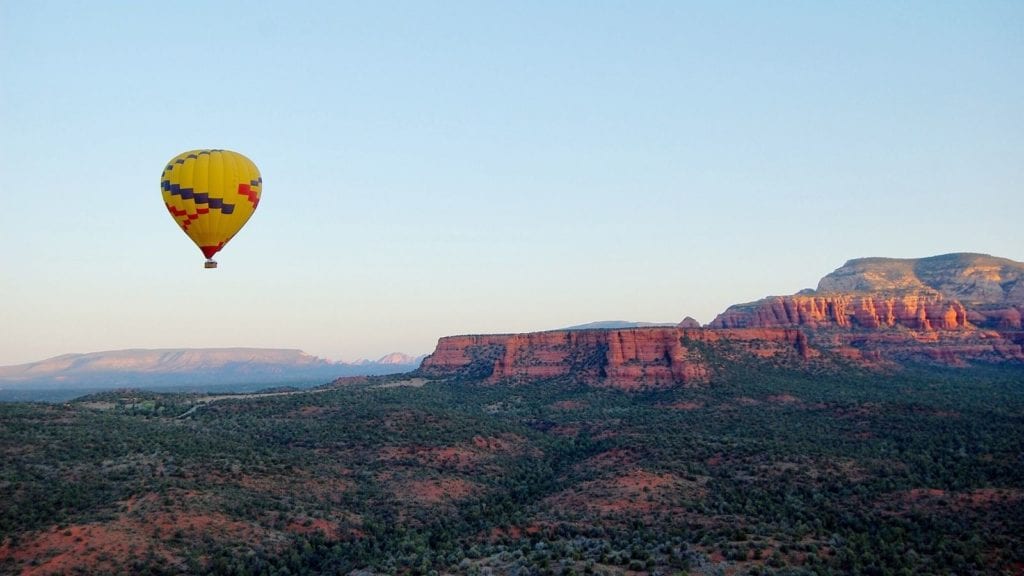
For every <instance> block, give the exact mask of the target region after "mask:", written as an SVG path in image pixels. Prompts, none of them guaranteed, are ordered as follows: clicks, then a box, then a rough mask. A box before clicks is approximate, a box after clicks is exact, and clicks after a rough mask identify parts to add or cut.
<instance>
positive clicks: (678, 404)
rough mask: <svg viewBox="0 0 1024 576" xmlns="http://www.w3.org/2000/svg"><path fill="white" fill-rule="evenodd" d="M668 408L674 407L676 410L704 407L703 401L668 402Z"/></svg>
mask: <svg viewBox="0 0 1024 576" xmlns="http://www.w3.org/2000/svg"><path fill="white" fill-rule="evenodd" d="M665 407H666V408H672V409H674V410H697V409H700V408H703V407H704V403H703V402H676V403H674V404H666V405H665Z"/></svg>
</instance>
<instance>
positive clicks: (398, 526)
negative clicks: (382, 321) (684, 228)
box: [0, 348, 1024, 574]
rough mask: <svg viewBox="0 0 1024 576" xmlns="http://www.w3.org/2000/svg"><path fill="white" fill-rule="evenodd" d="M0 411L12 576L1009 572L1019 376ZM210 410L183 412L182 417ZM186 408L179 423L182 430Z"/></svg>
mask: <svg viewBox="0 0 1024 576" xmlns="http://www.w3.org/2000/svg"><path fill="white" fill-rule="evenodd" d="M702 354H703V355H704V357H705V358H706V359H707V360H708V361H709V362H711V363H712V365H713V367H714V374H715V377H714V380H713V381H711V382H709V383H708V384H707V385H704V386H700V387H693V388H685V389H683V388H679V389H667V390H656V391H635V392H624V391H620V390H614V389H600V388H594V387H590V386H587V385H585V384H582V383H578V382H574V381H572V380H571V379H557V380H547V381H538V382H532V383H525V384H524V383H519V384H516V385H504V384H501V383H498V384H494V383H488V384H486V385H484V384H481V382H480V379H479V375H477V374H470V375H468V376H467V377H465V378H455V379H449V380H445V381H432V382H427V383H426V384H424V385H422V386H420V387H410V386H381V384H384V385H386V384H388V383H389V382H392V381H394V382H397V381H399V380H401V379H403V378H406V377H380V378H368V379H362V380H360V381H358V382H355V383H349V384H340V385H337V386H335V387H334V388H333V389H330V390H322V391H319V392H316V393H300V394H291V395H276V396H265V397H258V396H257V397H248V398H238V399H230V398H229V399H221V400H218V401H216V402H211V403H199V401H198V398H196V397H193V396H185V395H180V396H179V395H162V394H154V393H144V392H133V391H118V392H112V393H103V394H99V395H94V396H91V397H87V398H83V399H81V400H80V401H76V402H73V403H70V404H63V405H45V404H3V405H0V452H2V455H3V458H2V461H0V488H2V493H3V499H2V500H0V571H3V572H6V573H22V574H53V573H76V572H79V573H104V572H106V573H125V572H130V573H139V574H179V573H217V574H323V573H327V574H347V573H350V572H352V571H357V570H365V571H369V572H373V573H381V574H392V573H396V574H432V573H437V574H442V573H459V574H486V573H493V574H625V573H651V574H654V573H659V574H673V573H683V574H685V573H689V574H949V573H956V574H1017V573H1020V571H1021V570H1022V568H1024V538H1022V536H1021V534H1024V467H1022V463H1024V462H1022V455H1024V394H1022V388H1021V387H1022V385H1024V376H1022V372H1021V371H1020V368H1019V367H1012V366H1010V367H1002V368H995V367H975V368H968V369H935V368H928V369H924V368H921V369H915V368H910V369H904V370H900V371H894V372H878V371H864V370H859V369H856V368H852V367H847V368H845V369H842V370H831V371H829V370H820V371H819V370H814V369H813V366H812V367H809V368H808V367H805V368H804V369H795V368H794V367H793V366H790V365H788V364H786V363H784V362H781V363H780V362H777V361H773V360H771V359H759V358H756V357H751V358H750V359H749V360H747V361H735V360H730V361H724V360H722V359H721V358H720V357H719V356H717V355H716V350H714V349H710V348H709V349H707V350H703V351H702ZM193 407H195V409H194V410H193V409H192V408H193ZM183 415H184V417H182V416H183Z"/></svg>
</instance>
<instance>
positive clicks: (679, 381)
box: [420, 327, 813, 389]
mask: <svg viewBox="0 0 1024 576" xmlns="http://www.w3.org/2000/svg"><path fill="white" fill-rule="evenodd" d="M724 340H728V341H729V342H731V343H734V344H735V345H738V346H740V347H741V348H742V349H744V350H746V351H747V352H749V353H750V354H754V355H757V356H762V357H764V356H779V355H790V356H793V357H794V358H807V357H809V356H810V355H813V351H811V350H810V349H809V347H808V345H807V341H806V338H804V335H803V334H802V333H801V332H800V331H798V330H786V329H757V330H716V331H708V330H703V329H699V328H697V329H685V328H668V327H659V328H631V329H618V330H571V331H570V330H561V331H552V332H535V333H529V334H500V335H480V336H449V337H446V338H441V340H439V341H438V344H437V349H436V350H435V351H434V353H433V354H431V355H430V356H428V357H427V358H425V359H424V360H423V363H422V365H421V366H420V372H421V373H422V374H424V375H426V376H430V377H448V376H454V375H472V376H475V377H480V378H482V379H486V380H487V381H490V382H497V381H525V380H534V379H551V378H563V377H571V378H575V379H578V380H580V381H584V382H587V383H590V384H594V385H602V386H612V387H617V388H624V389H637V388H662V387H667V386H675V385H689V384H694V383H700V382H704V381H705V380H707V378H708V376H709V368H708V366H707V364H706V362H705V360H704V358H703V356H702V354H701V352H700V351H699V350H696V349H695V348H694V343H715V342H721V341H724Z"/></svg>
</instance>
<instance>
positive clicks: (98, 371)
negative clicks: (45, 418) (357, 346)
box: [0, 348, 419, 389]
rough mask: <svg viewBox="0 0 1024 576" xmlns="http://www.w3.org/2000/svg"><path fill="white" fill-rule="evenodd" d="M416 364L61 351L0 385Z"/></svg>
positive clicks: (294, 373)
mask: <svg viewBox="0 0 1024 576" xmlns="http://www.w3.org/2000/svg"><path fill="white" fill-rule="evenodd" d="M418 364H419V359H418V358H413V357H411V356H408V355H406V354H401V353H392V354H388V355H386V356H384V357H382V358H381V359H380V360H378V361H362V362H358V363H345V362H331V361H329V360H325V359H323V358H318V357H316V356H312V355H310V354H306V353H305V352H303V351H301V350H294V349H279V348H166V349H128V350H110V351H104V352H92V353H87V354H63V355H61V356H56V357H53V358H48V359H45V360H41V361H38V362H30V363H27V364H20V365H16V366H0V387H3V388H25V389H27V388H57V387H66V388H79V387H97V386H99V387H117V386H122V385H130V386H133V387H146V386H147V385H154V386H171V385H195V386H202V385H209V384H216V385H224V384H233V383H239V384H242V383H261V382H262V383H288V382H313V381H321V380H322V381H323V382H328V381H330V380H332V379H334V378H337V377H341V376H365V375H381V374H392V373H396V372H406V371H409V370H412V369H414V368H416V366H418Z"/></svg>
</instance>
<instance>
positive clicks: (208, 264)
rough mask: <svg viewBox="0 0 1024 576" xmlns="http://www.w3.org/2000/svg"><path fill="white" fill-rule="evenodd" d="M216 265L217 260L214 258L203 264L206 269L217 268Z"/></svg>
mask: <svg viewBox="0 0 1024 576" xmlns="http://www.w3.org/2000/svg"><path fill="white" fill-rule="evenodd" d="M216 267H217V262H216V261H214V260H207V261H206V263H205V264H203V268H206V269H210V268H216Z"/></svg>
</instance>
